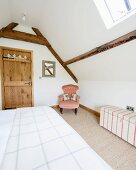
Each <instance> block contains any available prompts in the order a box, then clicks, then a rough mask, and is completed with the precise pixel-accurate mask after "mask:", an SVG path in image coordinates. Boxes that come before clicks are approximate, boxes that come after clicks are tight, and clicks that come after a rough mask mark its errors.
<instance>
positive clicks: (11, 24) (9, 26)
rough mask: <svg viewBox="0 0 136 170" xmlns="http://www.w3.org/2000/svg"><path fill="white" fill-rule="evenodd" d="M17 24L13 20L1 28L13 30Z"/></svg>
mask: <svg viewBox="0 0 136 170" xmlns="http://www.w3.org/2000/svg"><path fill="white" fill-rule="evenodd" d="M17 25H18V23H15V22H12V23H10V24H9V25H7V26H6V27H3V28H2V29H1V30H2V31H7V30H12V29H14V28H15V27H16V26H17Z"/></svg>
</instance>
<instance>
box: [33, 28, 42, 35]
mask: <svg viewBox="0 0 136 170" xmlns="http://www.w3.org/2000/svg"><path fill="white" fill-rule="evenodd" d="M32 30H33V31H34V32H35V33H36V35H37V36H39V37H43V35H42V33H41V32H40V31H39V29H37V28H34V27H32Z"/></svg>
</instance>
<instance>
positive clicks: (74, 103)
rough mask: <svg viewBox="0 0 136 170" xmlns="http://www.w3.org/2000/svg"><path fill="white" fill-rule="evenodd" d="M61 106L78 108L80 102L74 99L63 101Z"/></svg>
mask: <svg viewBox="0 0 136 170" xmlns="http://www.w3.org/2000/svg"><path fill="white" fill-rule="evenodd" d="M59 107H60V108H64V109H76V108H78V107H79V103H78V102H77V101H72V100H67V101H61V102H60V104H59Z"/></svg>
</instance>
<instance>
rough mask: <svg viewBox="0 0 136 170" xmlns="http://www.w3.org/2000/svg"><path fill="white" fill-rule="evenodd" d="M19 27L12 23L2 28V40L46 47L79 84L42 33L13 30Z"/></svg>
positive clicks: (36, 30) (35, 29) (0, 32)
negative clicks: (6, 39) (7, 39)
mask: <svg viewBox="0 0 136 170" xmlns="http://www.w3.org/2000/svg"><path fill="white" fill-rule="evenodd" d="M17 25H18V23H14V22H13V23H10V24H9V25H8V26H6V27H4V28H2V29H1V30H0V38H2V37H3V38H9V39H14V40H20V41H26V42H30V43H35V44H40V45H44V46H46V47H47V48H48V49H49V51H50V52H51V53H52V54H53V55H54V57H55V58H56V59H57V60H58V62H59V63H60V64H61V65H62V66H63V68H64V69H65V70H66V71H67V73H68V74H69V75H70V76H71V77H72V78H73V80H74V81H75V82H76V83H78V80H77V78H76V77H75V75H74V74H73V73H72V71H71V70H70V69H69V68H68V67H67V66H65V65H64V62H63V60H62V59H61V58H60V56H59V55H58V54H57V53H56V51H55V50H54V49H53V48H52V46H51V44H50V43H49V41H48V40H47V39H46V38H45V37H44V36H43V35H42V33H41V32H40V31H39V30H38V29H37V28H34V27H32V29H33V31H34V32H35V34H36V35H33V34H29V33H25V32H20V31H15V30H13V28H15V27H16V26H17Z"/></svg>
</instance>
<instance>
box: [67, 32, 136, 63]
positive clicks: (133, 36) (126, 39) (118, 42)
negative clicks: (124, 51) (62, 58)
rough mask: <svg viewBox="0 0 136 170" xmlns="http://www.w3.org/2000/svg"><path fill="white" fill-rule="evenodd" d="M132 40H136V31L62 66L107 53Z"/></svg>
mask: <svg viewBox="0 0 136 170" xmlns="http://www.w3.org/2000/svg"><path fill="white" fill-rule="evenodd" d="M134 39H136V30H134V31H132V32H130V33H128V34H126V35H123V36H121V37H119V38H117V39H115V40H113V41H110V42H108V43H106V44H104V45H101V46H99V47H96V48H94V49H92V50H91V51H89V52H86V53H84V54H82V55H79V56H77V57H74V58H72V59H70V60H68V61H66V62H65V63H64V64H65V65H69V64H72V63H75V62H78V61H81V60H83V59H86V58H89V57H92V56H94V55H96V54H99V53H102V52H104V51H107V50H109V49H112V48H115V47H117V46H119V45H122V44H125V43H127V42H129V41H132V40H134Z"/></svg>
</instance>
